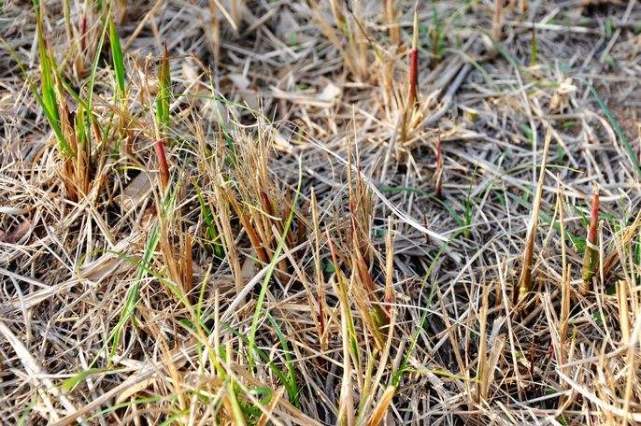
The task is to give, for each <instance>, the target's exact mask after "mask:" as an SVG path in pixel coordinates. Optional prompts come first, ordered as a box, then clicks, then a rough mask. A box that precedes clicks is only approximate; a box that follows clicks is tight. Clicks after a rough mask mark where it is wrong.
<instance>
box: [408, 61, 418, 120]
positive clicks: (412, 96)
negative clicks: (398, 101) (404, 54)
mask: <svg viewBox="0 0 641 426" xmlns="http://www.w3.org/2000/svg"><path fill="white" fill-rule="evenodd" d="M409 62H410V63H409V71H408V74H407V80H408V82H409V85H410V87H409V93H408V95H407V103H408V106H409V107H410V108H411V107H413V106H414V103H415V102H416V91H417V87H418V49H416V48H413V49H411V50H410V53H409Z"/></svg>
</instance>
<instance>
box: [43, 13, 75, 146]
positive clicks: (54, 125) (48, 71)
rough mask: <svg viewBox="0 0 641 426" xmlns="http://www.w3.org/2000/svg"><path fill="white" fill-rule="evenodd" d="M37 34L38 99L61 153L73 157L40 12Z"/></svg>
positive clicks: (55, 72)
mask: <svg viewBox="0 0 641 426" xmlns="http://www.w3.org/2000/svg"><path fill="white" fill-rule="evenodd" d="M36 32H37V37H38V59H39V60H40V94H39V95H38V96H37V99H38V102H39V103H40V105H41V106H42V110H43V112H44V114H45V116H46V117H47V121H48V122H49V125H50V126H51V129H52V130H53V132H54V134H55V136H56V140H57V142H58V149H59V151H60V152H61V153H62V154H63V155H65V156H67V157H71V156H72V155H73V154H74V153H73V150H72V149H71V145H70V144H69V142H68V141H67V139H66V137H65V135H64V133H63V131H62V123H61V120H60V112H59V110H58V96H57V85H56V81H58V76H57V70H56V64H55V61H54V59H53V55H52V54H51V52H50V51H49V49H48V47H47V41H46V39H45V34H44V24H43V20H42V16H41V15H40V13H39V12H38V13H37V14H36Z"/></svg>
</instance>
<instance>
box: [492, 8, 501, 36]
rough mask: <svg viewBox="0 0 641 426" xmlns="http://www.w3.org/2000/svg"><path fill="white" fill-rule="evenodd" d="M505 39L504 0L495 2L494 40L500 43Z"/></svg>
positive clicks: (493, 19)
mask: <svg viewBox="0 0 641 426" xmlns="http://www.w3.org/2000/svg"><path fill="white" fill-rule="evenodd" d="M502 37H503V0H494V16H493V17H492V38H493V39H494V41H500V40H501V38H502Z"/></svg>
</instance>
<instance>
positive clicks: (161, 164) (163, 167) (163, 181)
mask: <svg viewBox="0 0 641 426" xmlns="http://www.w3.org/2000/svg"><path fill="white" fill-rule="evenodd" d="M154 148H155V150H156V157H158V170H159V171H160V187H161V188H162V190H163V191H164V190H165V189H166V188H167V185H169V166H168V165H167V155H166V154H165V143H164V141H163V140H162V139H158V140H157V141H156V143H155V144H154Z"/></svg>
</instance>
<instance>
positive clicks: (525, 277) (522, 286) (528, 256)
mask: <svg viewBox="0 0 641 426" xmlns="http://www.w3.org/2000/svg"><path fill="white" fill-rule="evenodd" d="M551 140H552V133H551V132H550V131H549V130H548V132H547V133H546V135H545V144H544V147H543V158H542V159H541V170H540V171H539V180H538V183H537V187H536V195H535V196H534V202H533V204H532V216H530V223H529V226H528V232H527V236H526V238H525V249H524V251H523V257H522V261H521V273H520V275H519V283H518V293H517V294H516V297H515V300H514V303H515V304H518V302H519V301H520V300H522V299H523V298H524V297H525V296H526V295H527V293H528V292H529V291H530V289H531V288H532V259H533V257H534V244H535V242H536V231H537V229H538V222H539V212H540V210H541V197H542V195H543V181H544V178H545V168H546V164H547V158H548V151H549V149H550V141H551Z"/></svg>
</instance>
